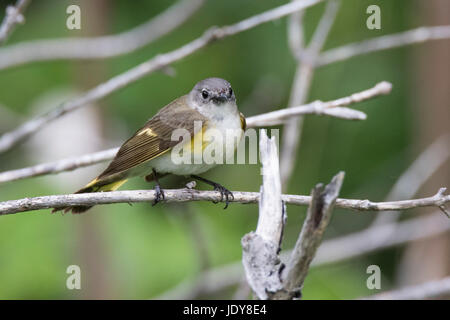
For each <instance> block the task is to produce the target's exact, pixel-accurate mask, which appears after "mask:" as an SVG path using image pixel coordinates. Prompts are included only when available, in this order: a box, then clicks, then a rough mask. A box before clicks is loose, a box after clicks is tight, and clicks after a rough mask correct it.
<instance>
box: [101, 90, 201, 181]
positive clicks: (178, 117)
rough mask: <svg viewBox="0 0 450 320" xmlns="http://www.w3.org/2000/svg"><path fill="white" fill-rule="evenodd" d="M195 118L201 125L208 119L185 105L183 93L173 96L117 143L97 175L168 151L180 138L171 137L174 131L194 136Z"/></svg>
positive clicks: (144, 160)
mask: <svg viewBox="0 0 450 320" xmlns="http://www.w3.org/2000/svg"><path fill="white" fill-rule="evenodd" d="M196 121H198V122H199V124H200V123H201V127H200V128H203V127H204V126H205V125H206V121H207V119H206V118H205V117H204V116H203V115H201V114H200V113H199V112H197V111H195V110H194V109H192V108H189V107H188V106H187V105H186V96H183V97H180V98H178V99H176V100H174V101H173V102H171V103H170V104H168V105H167V106H165V107H164V108H162V109H161V110H160V111H159V112H158V113H157V114H156V115H155V116H154V117H153V118H151V119H150V120H149V121H148V122H147V123H146V124H145V125H144V126H143V127H142V128H141V129H139V130H138V131H137V132H136V133H135V134H134V135H133V136H132V137H131V138H130V139H128V140H127V141H126V142H125V143H124V144H123V145H122V146H121V147H120V149H119V151H118V152H117V154H116V157H115V158H114V159H113V161H112V162H111V163H110V165H109V166H108V168H106V170H105V171H104V172H103V173H102V174H101V175H100V176H99V178H105V177H107V176H110V175H113V174H116V173H120V172H123V171H126V170H128V169H131V168H133V167H136V166H138V165H140V164H142V163H144V162H146V161H149V160H151V159H154V158H156V157H158V156H160V155H162V154H164V153H166V152H168V151H169V150H170V149H171V148H172V147H173V146H175V145H176V144H178V143H179V142H180V141H181V139H182V137H180V139H179V140H176V141H173V140H172V133H173V131H174V130H176V129H185V130H187V131H188V132H189V134H190V136H191V137H193V136H194V134H195V133H196V132H195V129H196V128H197V127H198V125H195V122H196Z"/></svg>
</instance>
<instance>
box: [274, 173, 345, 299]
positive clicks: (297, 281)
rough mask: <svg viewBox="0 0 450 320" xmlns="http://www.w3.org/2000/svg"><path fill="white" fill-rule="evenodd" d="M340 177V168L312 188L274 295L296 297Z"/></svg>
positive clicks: (319, 239) (319, 238)
mask: <svg viewBox="0 0 450 320" xmlns="http://www.w3.org/2000/svg"><path fill="white" fill-rule="evenodd" d="M343 181H344V173H343V172H340V173H339V174H337V175H336V176H335V177H334V178H333V180H332V181H331V182H330V183H329V184H328V185H327V186H326V187H325V188H324V187H323V185H322V184H318V185H317V186H316V187H315V188H314V189H313V191H312V193H311V197H312V199H311V204H310V205H309V207H308V213H307V214H306V219H305V222H304V223H303V227H302V231H301V233H300V236H299V237H298V239H297V242H296V244H295V247H294V249H293V250H292V253H291V256H290V258H289V262H288V263H287V264H286V269H285V270H284V271H283V274H282V277H283V283H284V287H283V289H284V290H283V291H282V292H279V293H278V294H277V298H282V299H292V298H300V296H301V288H302V286H303V282H304V281H305V278H306V275H307V274H308V271H309V266H310V264H311V262H312V260H313V258H314V256H315V255H316V251H317V249H318V248H319V245H320V243H321V242H322V238H323V234H324V233H325V229H326V228H327V226H328V223H329V222H330V219H331V213H332V211H333V208H334V205H335V202H336V199H337V197H338V195H339V192H340V190H341V186H342V183H343Z"/></svg>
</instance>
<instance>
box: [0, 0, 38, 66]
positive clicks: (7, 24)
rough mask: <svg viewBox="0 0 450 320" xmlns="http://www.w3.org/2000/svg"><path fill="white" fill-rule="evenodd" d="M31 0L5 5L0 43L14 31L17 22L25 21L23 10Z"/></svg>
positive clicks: (21, 0)
mask: <svg viewBox="0 0 450 320" xmlns="http://www.w3.org/2000/svg"><path fill="white" fill-rule="evenodd" d="M30 2H31V0H17V3H16V5H15V6H7V7H6V15H5V18H4V19H3V22H2V24H1V25H0V45H2V44H3V43H5V42H6V40H8V37H9V36H10V35H11V33H12V32H13V31H14V28H15V27H16V25H17V24H21V23H24V22H25V17H24V16H23V12H24V11H25V9H26V8H27V6H28V5H29V3H30ZM0 61H2V59H1V58H0Z"/></svg>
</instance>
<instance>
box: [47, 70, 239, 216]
mask: <svg viewBox="0 0 450 320" xmlns="http://www.w3.org/2000/svg"><path fill="white" fill-rule="evenodd" d="M196 124H200V127H199V126H198V125H196ZM245 126H246V124H245V117H244V115H243V114H242V113H240V112H239V110H238V107H237V105H236V96H235V94H234V91H233V89H232V88H231V85H230V83H229V82H228V81H226V80H224V79H220V78H208V79H204V80H202V81H200V82H198V83H197V84H196V85H195V86H194V88H193V89H192V90H191V92H190V93H188V94H187V95H184V96H181V97H179V98H177V99H175V100H174V101H172V102H171V103H169V104H168V105H166V106H165V107H164V108H162V109H161V110H159V112H158V113H157V114H156V115H155V116H153V117H152V118H151V119H150V120H148V121H147V123H146V124H145V125H144V126H143V127H142V128H140V129H139V130H138V131H136V133H135V134H134V135H133V136H132V137H131V138H129V139H128V140H127V141H125V142H124V143H123V144H122V146H121V147H120V149H119V151H118V152H117V154H116V156H115V158H114V159H113V160H112V161H111V163H110V164H109V166H108V167H107V168H106V169H105V171H103V172H102V173H101V174H100V175H99V176H98V177H97V178H95V179H94V180H92V181H91V182H89V183H88V184H87V185H86V186H85V187H83V188H81V189H80V190H78V191H77V192H75V193H88V192H102V191H114V190H117V189H118V188H119V187H120V186H122V185H123V184H124V183H125V182H126V181H127V180H128V179H129V178H132V177H136V176H143V177H145V180H146V181H148V182H151V181H155V183H156V185H155V192H156V196H155V200H154V201H153V205H155V204H156V203H158V202H159V201H161V200H163V199H164V191H163V189H162V188H161V186H160V183H159V178H161V177H162V176H165V175H167V174H174V175H179V176H190V177H192V178H194V179H196V180H199V181H203V182H204V183H207V184H209V185H211V186H213V187H214V190H216V191H219V192H220V194H221V201H223V199H224V198H225V202H226V205H225V208H227V207H228V202H229V200H230V199H234V196H233V194H232V193H231V192H230V191H229V190H228V189H226V188H225V187H223V186H222V185H220V184H218V183H216V182H213V181H210V180H207V179H205V178H202V177H199V176H198V174H201V173H204V172H206V171H207V170H209V169H211V168H212V167H214V166H216V165H217V163H205V162H202V163H196V162H194V163H179V164H178V163H174V161H173V159H172V157H171V152H170V151H171V150H173V149H175V147H176V146H177V147H179V146H180V144H182V145H183V146H189V148H190V149H191V150H193V149H194V139H195V136H196V135H198V134H199V133H201V134H202V136H203V137H206V136H208V133H209V132H211V130H215V132H219V133H221V134H222V135H223V136H224V137H225V135H226V131H227V130H236V131H237V132H238V133H237V135H236V136H237V139H233V140H232V141H228V139H225V138H224V139H217V140H214V139H212V141H211V140H210V141H205V140H201V150H202V151H203V150H205V147H207V146H208V145H209V144H211V143H215V144H220V145H215V147H218V148H227V150H229V149H228V148H231V150H233V153H234V151H235V150H236V148H237V144H238V143H239V141H240V140H241V138H242V136H243V133H244V131H245ZM198 127H199V128H200V130H198V129H197V131H196V128H198ZM177 129H183V130H186V131H187V132H189V136H190V140H189V141H184V140H182V139H181V138H180V139H178V140H175V141H174V140H173V139H172V133H173V132H174V130H177ZM194 152H195V151H194ZM224 154H225V153H224ZM227 156H229V155H228V154H227ZM231 156H233V154H231ZM222 163H224V162H222ZM90 208H92V206H84V205H82V206H69V207H57V208H54V209H53V211H52V212H56V211H60V210H64V212H69V211H72V213H83V212H85V211H87V210H89V209H90ZM225 208H224V209H225Z"/></svg>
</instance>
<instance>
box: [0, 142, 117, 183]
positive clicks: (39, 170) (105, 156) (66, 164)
mask: <svg viewBox="0 0 450 320" xmlns="http://www.w3.org/2000/svg"><path fill="white" fill-rule="evenodd" d="M118 150H119V149H118V148H112V149H108V150H103V151H99V152H94V153H89V154H85V155H82V156H77V157H71V158H66V159H62V160H59V161H54V162H48V163H43V164H38V165H35V166H32V167H27V168H22V169H16V170H10V171H5V172H2V173H0V183H2V182H7V181H15V180H20V179H25V178H31V177H38V176H43V175H47V174H56V173H60V172H65V171H71V170H75V169H78V168H82V167H86V166H91V165H94V164H97V163H100V162H103V161H107V160H111V159H112V158H114V156H115V155H116V153H117V151H118Z"/></svg>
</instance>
